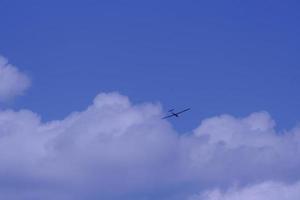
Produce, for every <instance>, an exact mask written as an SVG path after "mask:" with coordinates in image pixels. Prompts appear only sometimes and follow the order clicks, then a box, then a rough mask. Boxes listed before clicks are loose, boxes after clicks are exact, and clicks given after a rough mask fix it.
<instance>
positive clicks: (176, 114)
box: [162, 108, 191, 119]
mask: <svg viewBox="0 0 300 200" xmlns="http://www.w3.org/2000/svg"><path fill="white" fill-rule="evenodd" d="M188 110H191V108H187V109H184V110H182V111H180V112H176V113H175V112H174V109H171V110H169V111H168V112H169V113H171V115H167V116H165V117H163V118H162V119H166V118H169V117H179V114H181V113H183V112H186V111H188Z"/></svg>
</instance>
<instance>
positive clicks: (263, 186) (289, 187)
mask: <svg viewBox="0 0 300 200" xmlns="http://www.w3.org/2000/svg"><path fill="white" fill-rule="evenodd" d="M267 199H272V200H298V199H300V182H298V183H294V184H285V183H278V182H272V181H270V182H264V183H260V184H255V185H251V186H247V187H243V188H237V187H234V188H231V189H229V190H228V191H226V192H222V191H220V190H212V191H207V192H204V193H203V194H201V195H199V196H193V197H191V198H190V199H189V200H267Z"/></svg>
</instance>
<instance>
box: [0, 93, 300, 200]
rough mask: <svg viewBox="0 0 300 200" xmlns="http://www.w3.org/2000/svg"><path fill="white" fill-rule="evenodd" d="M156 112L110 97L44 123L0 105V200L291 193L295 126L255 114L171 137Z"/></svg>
mask: <svg viewBox="0 0 300 200" xmlns="http://www.w3.org/2000/svg"><path fill="white" fill-rule="evenodd" d="M161 115H162V109H161V107H160V105H157V104H152V103H144V104H140V105H132V104H131V102H130V101H129V99H128V97H126V96H123V95H120V94H118V93H101V94H99V95H97V97H96V98H95V99H94V101H93V103H92V104H91V105H90V106H88V107H87V108H86V109H85V110H84V111H81V112H74V113H71V114H70V115H69V116H67V117H66V118H65V119H63V120H59V121H51V122H47V123H42V122H41V120H40V117H39V115H38V114H36V113H33V112H32V111H30V110H20V111H12V110H4V111H0V198H1V199H12V200H14V199H46V200H47V199H49V200H50V199H55V200H60V199H61V200H68V199H70V200H71V199H72V200H74V199H75V200H83V199H107V200H114V199H130V200H146V199H151V200H177V199H178V200H179V199H186V200H190V199H193V200H194V199H195V200H198V199H200V200H202V199H208V200H232V199H237V197H239V198H238V199H242V200H248V199H258V200H260V199H276V198H272V197H273V196H272V194H273V193H274V194H275V195H276V194H278V195H276V197H281V198H280V199H283V200H285V199H289V200H294V199H299V198H300V194H299V192H298V191H299V180H300V156H299V155H300V154H299V153H300V130H299V129H298V128H294V129H293V130H291V131H289V132H285V133H278V132H276V131H275V129H274V127H275V122H274V121H273V120H272V118H271V117H270V115H269V114H268V113H267V112H257V113H253V114H251V115H249V116H247V117H245V118H235V117H233V116H230V115H221V116H217V117H213V118H209V119H205V120H203V121H202V123H201V124H200V125H199V127H197V128H196V129H195V130H193V131H191V132H190V133H188V134H181V133H178V132H177V131H176V130H174V129H173V128H172V126H171V125H170V124H169V123H168V122H167V121H166V120H161V119H160V118H161ZM279 193H280V195H279ZM255 195H256V196H255Z"/></svg>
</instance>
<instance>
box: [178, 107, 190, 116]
mask: <svg viewBox="0 0 300 200" xmlns="http://www.w3.org/2000/svg"><path fill="white" fill-rule="evenodd" d="M188 110H191V109H190V108H187V109H185V110H182V111H180V112H178V113H176V115H179V114H181V113H183V112H186V111H188Z"/></svg>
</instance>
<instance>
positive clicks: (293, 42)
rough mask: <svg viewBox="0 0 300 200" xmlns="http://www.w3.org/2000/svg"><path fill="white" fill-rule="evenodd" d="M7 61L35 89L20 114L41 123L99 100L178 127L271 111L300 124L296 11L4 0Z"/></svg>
mask: <svg viewBox="0 0 300 200" xmlns="http://www.w3.org/2000/svg"><path fill="white" fill-rule="evenodd" d="M0 5H1V8H0V24H1V31H0V54H2V55H3V56H5V57H7V58H8V59H9V62H10V63H12V64H14V65H16V66H17V67H18V68H20V69H21V70H23V71H25V72H27V73H28V74H29V75H30V76H31V78H32V80H33V84H32V87H31V88H30V89H29V91H28V92H27V93H26V95H25V96H23V97H21V98H18V99H17V100H16V101H15V102H14V103H13V107H14V108H16V109H19V108H28V109H31V110H33V111H35V112H37V113H39V114H40V115H41V116H42V117H43V120H51V119H62V118H63V117H65V116H66V115H67V114H68V113H70V112H72V111H75V110H82V109H84V108H85V107H86V106H88V105H89V104H90V103H91V101H92V99H93V98H94V96H95V95H96V94H97V93H99V92H102V91H119V92H120V93H122V94H124V95H127V96H129V97H130V98H131V100H132V101H133V102H134V103H139V102H144V101H154V102H156V101H159V102H161V103H162V104H163V106H164V108H165V109H168V108H179V109H180V108H184V107H186V106H188V107H191V108H192V111H191V112H190V113H186V115H185V117H184V118H182V119H181V121H180V122H176V123H174V124H175V127H177V128H178V129H180V130H183V131H185V130H191V129H192V128H195V126H197V125H198V123H199V121H200V120H201V119H203V118H206V117H210V116H214V115H219V114H223V113H228V114H232V115H235V116H245V115H248V114H249V113H252V112H254V111H261V110H266V111H268V112H269V113H270V114H271V115H272V117H273V118H274V119H275V120H276V121H277V124H278V128H279V129H288V128H290V127H292V126H294V125H295V124H296V123H297V122H299V119H300V94H299V89H298V88H299V85H300V66H299V63H300V56H299V55H300V37H299V35H300V24H299V21H300V12H299V10H300V2H299V1H277V0H272V1H271V0H268V1H267V0H266V1H261V0H260V1H258V0H254V1H237V0H235V1H96V0H95V1H91V0H86V1H57V0H56V1H54V0H53V1H38V0H36V1H33V0H26V1H15V0H1V4H0Z"/></svg>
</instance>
